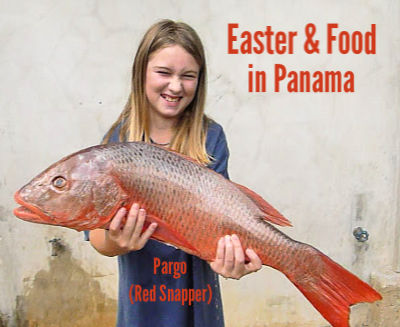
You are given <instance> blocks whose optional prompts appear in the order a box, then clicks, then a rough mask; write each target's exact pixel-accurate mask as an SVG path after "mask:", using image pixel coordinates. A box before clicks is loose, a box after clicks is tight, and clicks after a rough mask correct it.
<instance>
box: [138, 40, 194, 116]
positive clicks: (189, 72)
mask: <svg viewBox="0 0 400 327" xmlns="http://www.w3.org/2000/svg"><path fill="white" fill-rule="evenodd" d="M199 70H200V67H199V65H198V64H197V62H196V60H195V59H194V58H193V57H192V55H190V54H189V53H188V52H187V51H186V50H185V49H183V48H182V47H181V46H179V45H172V46H168V47H165V48H161V49H159V50H157V51H155V52H154V53H152V54H151V55H150V60H149V63H148V65H147V70H146V82H145V91H146V97H147V99H148V101H149V103H150V111H151V115H156V116H158V117H159V118H163V119H171V118H172V119H178V117H179V115H180V114H181V113H182V112H183V111H184V110H185V109H186V108H187V106H188V105H189V104H190V102H192V100H193V98H194V96H195V94H196V88H197V82H198V76H199Z"/></svg>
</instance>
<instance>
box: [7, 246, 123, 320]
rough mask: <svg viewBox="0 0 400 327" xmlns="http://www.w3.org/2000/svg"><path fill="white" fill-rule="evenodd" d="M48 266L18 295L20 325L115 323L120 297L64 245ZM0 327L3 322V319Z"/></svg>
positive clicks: (29, 281) (51, 258) (17, 310)
mask: <svg viewBox="0 0 400 327" xmlns="http://www.w3.org/2000/svg"><path fill="white" fill-rule="evenodd" d="M49 266H50V269H49V270H40V271H39V272H37V273H36V275H35V276H34V277H33V278H29V279H28V280H26V281H25V282H26V286H25V288H24V291H23V294H22V295H20V296H18V297H17V299H16V302H17V303H16V323H17V327H49V326H52V327H81V326H82V327H83V326H85V327H92V326H93V327H103V326H104V327H106V326H107V327H109V326H114V325H115V317H116V309H117V301H116V300H114V299H110V298H108V297H107V296H106V294H104V293H103V292H102V291H101V288H100V284H99V282H98V281H97V280H95V278H94V277H93V276H91V275H90V274H88V273H87V272H86V271H84V270H83V269H82V268H81V267H80V265H79V262H78V261H77V260H75V259H74V258H72V256H71V252H70V250H69V248H68V247H66V246H64V245H61V246H59V248H58V251H57V256H52V257H50V259H49ZM0 327H6V326H3V325H2V324H1V323H0Z"/></svg>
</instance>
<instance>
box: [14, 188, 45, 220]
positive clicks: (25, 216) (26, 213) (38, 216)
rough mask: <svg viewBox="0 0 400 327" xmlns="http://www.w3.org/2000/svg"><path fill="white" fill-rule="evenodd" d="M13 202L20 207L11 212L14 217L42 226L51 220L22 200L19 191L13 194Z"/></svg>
mask: <svg viewBox="0 0 400 327" xmlns="http://www.w3.org/2000/svg"><path fill="white" fill-rule="evenodd" d="M14 200H15V202H17V203H18V204H20V205H21V206H20V207H18V208H15V209H14V211H13V213H14V215H15V216H16V217H18V218H20V219H22V220H26V221H29V222H35V223H42V224H48V223H49V221H50V220H51V219H50V217H48V216H47V215H45V214H44V213H43V212H42V211H41V210H40V209H38V208H36V207H35V206H33V205H31V204H29V203H26V202H25V201H24V200H22V198H21V195H20V194H19V191H17V192H16V193H15V194H14Z"/></svg>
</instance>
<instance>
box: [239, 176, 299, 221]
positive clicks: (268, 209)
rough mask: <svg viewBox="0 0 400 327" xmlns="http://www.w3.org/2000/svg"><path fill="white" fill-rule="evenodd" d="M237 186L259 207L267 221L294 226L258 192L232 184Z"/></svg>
mask: <svg viewBox="0 0 400 327" xmlns="http://www.w3.org/2000/svg"><path fill="white" fill-rule="evenodd" d="M232 183H233V184H234V185H235V186H237V187H238V188H239V189H240V190H241V191H242V192H243V193H244V194H246V195H247V196H248V197H249V198H250V199H251V200H252V201H253V202H254V203H255V204H256V205H257V206H258V208H259V209H260V210H261V211H262V212H263V213H264V214H265V216H262V218H264V219H265V220H266V221H268V222H271V223H274V224H276V225H279V226H292V224H291V222H290V221H289V220H288V219H286V218H285V217H284V216H282V215H281V214H280V213H279V211H278V210H276V209H275V208H274V207H272V206H271V205H270V204H269V203H268V202H267V201H265V200H264V199H263V198H262V197H261V196H259V195H258V194H257V193H256V192H253V191H252V190H250V189H248V188H247V187H245V186H243V185H240V184H237V183H234V182H232Z"/></svg>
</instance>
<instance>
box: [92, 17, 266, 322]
mask: <svg viewBox="0 0 400 327" xmlns="http://www.w3.org/2000/svg"><path fill="white" fill-rule="evenodd" d="M205 94H206V62H205V56H204V51H203V46H202V44H201V41H200V39H199V37H198V36H197V34H196V32H195V31H194V30H193V29H192V28H191V27H189V26H188V25H186V24H184V23H176V22H174V21H171V20H163V21H160V22H159V23H156V24H154V25H153V26H152V27H150V29H149V30H148V31H147V33H146V34H145V36H144V38H143V40H142V41H141V43H140V46H139V49H138V51H137V54H136V57H135V61H134V64H133V71H132V91H131V94H130V96H129V99H128V102H127V104H126V106H125V109H124V110H123V112H122V113H121V115H120V117H119V118H118V120H117V121H116V122H115V123H114V124H113V125H112V127H111V128H110V130H109V131H108V133H107V134H106V135H105V137H104V140H103V143H108V142H121V141H145V142H151V143H154V144H157V145H160V146H164V147H167V148H170V149H173V150H175V151H179V152H181V153H183V154H185V155H188V156H190V157H192V158H194V159H195V160H197V161H199V162H200V163H202V164H206V165H208V166H209V167H210V168H211V169H213V170H215V171H216V172H218V173H220V174H222V175H223V176H225V177H226V178H228V171H227V163H228V156H229V152H228V147H227V143H226V139H225V134H224V132H223V130H222V127H221V126H220V125H218V124H217V123H215V122H214V121H212V120H211V119H209V118H208V117H207V116H206V115H205V114H204V104H205ZM125 216H126V217H125ZM124 218H126V223H125V225H124V226H123V227H122V228H121V221H123V219H124ZM145 218H146V212H145V210H144V209H140V208H139V206H138V204H134V205H133V206H132V207H131V209H130V211H129V213H127V211H126V209H125V208H121V209H120V210H119V211H118V213H117V214H116V215H115V217H114V218H113V220H112V222H111V224H110V227H109V230H104V229H97V230H93V231H91V232H90V242H91V244H92V245H93V247H94V248H95V249H96V250H97V251H98V252H100V253H101V254H103V255H107V256H115V255H118V263H119V302H118V303H119V305H118V322H117V326H119V327H128V326H129V327H130V326H135V327H143V326H149V327H150V326H151V327H154V326H155V327H164V326H165V327H167V326H168V327H169V326H182V327H186V326H195V327H204V326H207V327H214V326H215V327H216V326H223V325H224V321H223V314H222V304H221V296H220V290H219V282H218V276H217V274H216V273H218V274H220V275H222V276H224V277H226V278H235V279H238V278H240V277H242V276H244V275H246V274H248V273H251V272H254V271H257V270H258V269H260V268H261V260H260V259H259V258H258V256H257V255H256V254H255V253H254V251H252V250H251V249H247V250H246V255H247V257H248V258H249V259H250V262H249V263H247V264H245V255H244V252H243V249H242V246H241V244H240V241H239V239H238V237H237V236H236V235H227V236H225V237H224V238H221V239H220V240H219V243H218V248H217V252H216V259H215V261H214V262H212V263H210V264H209V263H207V262H205V261H203V260H201V259H199V258H197V257H194V256H191V255H189V254H186V253H185V252H183V251H181V250H179V249H176V248H174V247H171V246H169V245H165V244H162V243H159V242H157V241H154V240H149V238H150V237H151V235H152V233H153V232H154V230H155V229H156V228H157V225H156V224H155V223H153V224H151V225H150V226H149V228H148V229H147V230H146V231H145V232H143V233H141V232H142V227H143V223H144V220H145ZM155 258H156V259H159V260H160V261H159V262H163V263H167V264H168V263H176V262H184V263H185V266H186V268H187V269H186V272H185V273H182V274H181V275H180V277H179V278H177V277H176V276H173V275H170V274H162V273H161V272H160V271H159V270H158V271H156V272H155V270H154V268H155V267H154V262H155V261H154V260H155ZM132 285H134V286H135V285H138V286H139V287H141V289H149V290H150V289H153V288H155V289H156V292H159V289H160V286H164V285H165V289H173V290H175V289H178V290H184V289H186V290H189V289H207V288H208V285H209V287H211V293H212V300H211V303H209V304H208V303H207V301H208V299H207V300H206V301H197V302H194V303H193V304H192V305H190V306H189V305H187V304H185V305H182V304H181V303H180V302H179V301H168V300H166V301H162V299H160V297H159V296H158V295H159V294H160V293H158V295H157V296H156V298H155V300H154V301H153V300H149V301H148V302H146V301H144V300H138V301H136V302H134V303H133V304H132V303H131V302H130V297H129V292H130V288H131V286H132Z"/></svg>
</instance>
